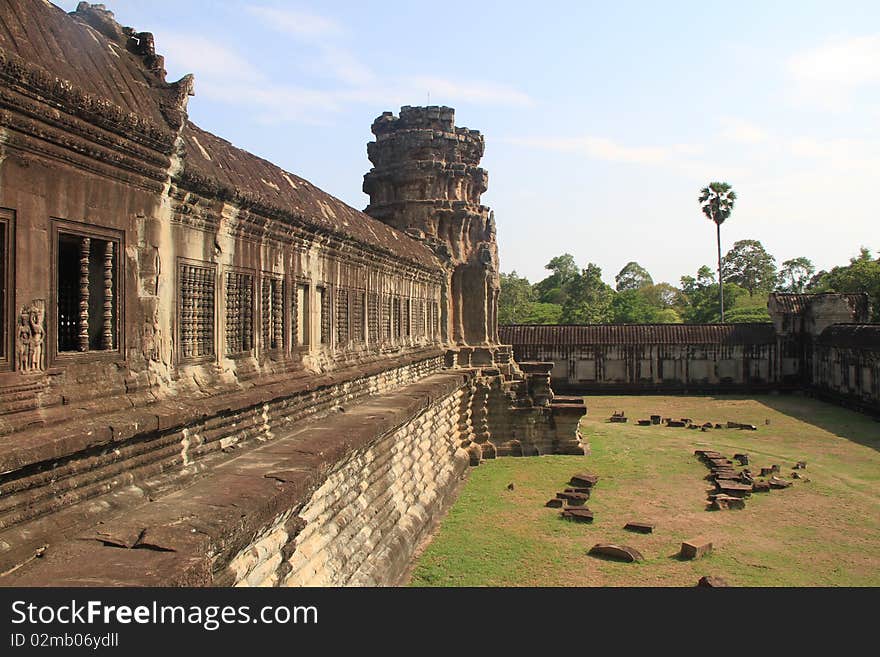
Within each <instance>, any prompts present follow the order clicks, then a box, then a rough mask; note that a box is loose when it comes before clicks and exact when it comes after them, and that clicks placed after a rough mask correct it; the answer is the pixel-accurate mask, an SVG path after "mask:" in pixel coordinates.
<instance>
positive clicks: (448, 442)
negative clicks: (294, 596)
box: [0, 0, 880, 586]
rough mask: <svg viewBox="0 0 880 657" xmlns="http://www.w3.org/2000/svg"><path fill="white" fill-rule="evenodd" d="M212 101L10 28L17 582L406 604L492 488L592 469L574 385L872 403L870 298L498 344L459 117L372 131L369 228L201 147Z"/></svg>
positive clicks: (2, 320)
mask: <svg viewBox="0 0 880 657" xmlns="http://www.w3.org/2000/svg"><path fill="white" fill-rule="evenodd" d="M197 91H198V85H197V83H196V81H194V79H193V78H192V76H186V77H184V78H182V79H180V80H178V81H176V82H169V81H168V80H166V72H165V70H164V60H163V57H162V56H161V55H160V54H158V53H157V52H156V51H155V48H154V42H153V36H152V35H151V34H150V33H148V32H139V31H137V30H135V29H132V28H130V27H123V26H121V25H119V24H118V23H117V22H116V20H115V19H114V16H113V14H112V13H111V12H110V11H108V10H107V9H106V8H105V7H104V6H103V5H91V4H89V3H86V2H81V3H80V4H79V6H78V7H77V9H76V11H74V12H72V13H70V14H68V13H65V12H64V11H62V10H61V9H59V8H58V7H55V6H54V5H52V4H50V3H49V2H44V1H42V0H39V1H38V0H4V2H3V3H2V4H0V276H2V285H0V327H2V332H0V584H2V585H24V586H27V585H45V584H51V585H70V586H109V585H128V586H156V585H215V586H230V585H242V586H256V585H261V586H279V585H284V586H297V585H385V584H396V583H398V582H400V581H401V578H402V577H404V574H405V572H406V569H407V567H408V565H409V563H410V561H411V559H412V556H413V554H414V551H415V549H416V547H417V545H418V544H419V543H420V541H422V539H423V538H425V536H426V535H427V533H428V532H429V530H430V529H431V527H432V525H433V523H434V522H435V521H436V520H437V519H438V518H439V517H441V516H442V514H443V512H444V510H445V509H446V507H447V506H448V504H449V503H450V502H451V499H452V497H453V496H454V493H455V490H456V488H457V485H458V484H459V482H460V480H461V479H462V477H463V475H464V473H465V471H466V470H467V468H468V467H469V466H475V465H479V463H480V462H481V461H482V460H483V459H487V458H494V457H496V456H529V455H542V454H583V453H584V447H585V443H584V442H582V437H581V436H580V434H579V433H578V428H577V427H578V423H579V420H580V418H581V417H582V416H583V414H584V413H585V407H584V403H583V400H582V398H580V397H565V396H560V395H557V394H554V392H553V390H552V389H551V377H552V382H553V383H554V384H558V385H559V386H566V385H567V386H569V387H572V388H574V389H579V390H577V391H578V392H580V391H581V390H580V388H583V389H589V388H591V387H594V386H598V387H600V388H602V387H603V386H606V385H609V386H619V387H620V388H621V389H634V390H635V391H639V390H640V389H643V388H645V387H650V388H651V389H663V390H670V391H672V390H675V391H678V390H684V389H692V388H693V386H698V387H704V386H709V387H712V386H719V387H721V388H725V387H729V386H737V385H744V386H752V385H760V386H769V387H782V386H801V387H803V386H806V387H808V388H810V389H814V390H817V391H822V392H824V393H827V394H829V395H832V396H835V397H836V398H839V399H842V400H847V401H849V402H852V403H856V404H861V405H864V406H869V407H871V406H873V407H876V405H877V399H878V385H880V373H878V359H877V351H878V343H880V340H878V334H877V331H878V329H877V327H876V326H873V327H871V326H868V325H863V324H860V322H864V321H865V319H864V318H865V317H866V316H867V315H866V313H867V305H866V301H865V300H864V299H862V298H856V297H850V296H841V295H837V296H834V297H823V298H822V299H815V298H812V297H809V296H804V295H795V296H789V297H784V296H779V295H777V297H776V298H775V299H772V300H771V306H773V304H776V306H773V307H771V314H772V315H773V317H774V318H775V322H776V325H772V324H767V325H750V326H738V327H734V326H724V325H718V326H703V327H686V326H675V327H663V328H661V327H528V328H527V327H507V328H505V329H504V332H502V333H501V335H500V336H499V328H498V321H497V314H498V313H497V308H498V296H499V260H498V249H497V244H496V226H495V219H494V216H493V214H492V212H491V211H490V210H489V208H487V207H485V206H484V205H482V204H481V202H480V199H481V195H482V194H483V193H484V192H485V191H486V189H487V184H488V176H487V173H486V171H485V170H483V169H481V168H480V166H479V163H480V160H481V158H482V155H483V149H484V140H483V136H482V135H481V134H480V133H479V132H477V131H475V130H469V129H467V128H461V127H456V126H455V117H454V112H453V110H452V109H450V108H447V107H408V106H405V107H402V108H401V109H400V111H399V113H398V115H396V116H395V115H394V114H392V113H391V112H386V113H384V114H382V115H381V116H380V117H378V118H377V119H376V120H375V121H374V122H373V125H372V132H373V134H374V136H375V141H373V142H371V143H370V144H368V148H367V152H368V155H369V159H370V161H371V162H372V165H373V168H372V169H371V170H370V171H369V172H368V173H367V174H366V175H365V176H364V182H363V190H364V191H365V192H366V193H367V194H368V195H369V197H370V202H369V205H368V206H367V208H366V209H365V211H364V212H360V211H358V210H355V209H353V208H351V207H349V206H348V205H346V204H344V203H343V202H341V201H340V200H338V199H336V198H334V197H332V196H330V195H329V194H327V193H325V192H323V191H321V190H320V189H318V188H316V187H315V186H314V185H312V184H311V183H309V182H308V181H307V180H304V179H303V178H301V177H299V176H297V175H295V174H293V173H290V172H287V171H284V170H282V169H280V168H279V167H277V166H275V165H273V164H271V163H270V162H267V161H265V160H263V159H260V158H258V157H256V156H254V155H252V154H250V153H248V152H246V151H243V150H241V149H239V148H236V147H235V146H233V145H232V144H230V143H229V142H227V141H225V140H223V139H222V138H220V137H217V136H215V135H213V134H211V133H209V132H206V131H204V130H202V129H200V128H199V127H198V126H196V125H194V124H193V123H192V122H191V121H190V120H189V119H188V116H187V103H188V102H189V99H190V97H191V96H193V95H194V94H195V93H196V92H197ZM511 344H512V345H514V349H515V351H514V350H512V348H511V346H509V345H511ZM514 356H515V357H514Z"/></svg>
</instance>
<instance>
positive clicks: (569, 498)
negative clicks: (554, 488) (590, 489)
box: [556, 493, 590, 505]
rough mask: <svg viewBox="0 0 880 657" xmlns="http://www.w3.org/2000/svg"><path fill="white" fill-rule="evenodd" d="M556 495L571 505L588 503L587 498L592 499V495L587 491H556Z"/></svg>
mask: <svg viewBox="0 0 880 657" xmlns="http://www.w3.org/2000/svg"><path fill="white" fill-rule="evenodd" d="M556 497H557V498H559V499H561V500H565V501H566V502H568V503H569V504H571V505H581V504H586V502H587V500H589V499H590V496H589V495H588V494H585V493H556Z"/></svg>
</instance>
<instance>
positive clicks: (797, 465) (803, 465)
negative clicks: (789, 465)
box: [794, 461, 807, 470]
mask: <svg viewBox="0 0 880 657" xmlns="http://www.w3.org/2000/svg"><path fill="white" fill-rule="evenodd" d="M794 469H795V470H806V469H807V462H806V461H798V462H797V463H795V464H794Z"/></svg>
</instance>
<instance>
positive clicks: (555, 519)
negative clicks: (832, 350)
mask: <svg viewBox="0 0 880 657" xmlns="http://www.w3.org/2000/svg"><path fill="white" fill-rule="evenodd" d="M586 402H587V407H588V409H589V412H588V415H587V417H586V418H584V420H583V422H582V425H581V427H582V431H583V432H584V434H585V435H586V436H587V437H588V438H589V442H590V446H591V450H592V451H591V454H590V455H588V456H583V457H580V456H543V457H531V458H502V459H497V460H494V461H488V462H485V463H483V464H482V465H480V466H479V467H477V468H474V469H472V470H471V472H470V475H469V480H468V481H467V483H466V484H465V485H464V487H463V489H462V491H461V494H460V496H459V498H458V500H457V501H456V503H455V504H454V505H453V507H452V508H451V510H450V512H449V514H448V515H447V517H446V518H445V519H444V520H443V522H442V524H441V526H440V528H439V530H438V532H437V533H436V535H435V537H434V538H433V540H432V541H431V543H430V544H429V545H428V546H427V548H426V549H425V550H424V552H423V553H422V554H421V556H420V557H419V558H418V559H417V561H416V563H415V564H414V568H413V574H412V577H411V580H410V585H411V586H693V585H694V584H695V583H696V582H697V580H698V579H699V578H700V577H701V576H702V575H710V574H711V575H716V576H721V577H723V578H725V579H726V580H727V581H728V583H730V584H731V585H734V586H878V585H880V451H878V450H880V423H878V422H876V421H874V420H872V419H871V418H869V417H867V416H865V415H861V414H858V413H855V412H852V411H848V410H845V409H842V408H838V407H836V406H833V405H830V404H825V403H822V402H819V401H815V400H812V399H807V398H804V397H801V396H777V395H772V396H760V397H749V398H746V397H672V396H670V397H660V396H657V397H648V396H645V397H634V396H630V397H620V396H590V397H587V398H586ZM615 410H624V411H626V414H627V416H628V417H629V418H630V423H628V424H610V423H608V422H607V418H608V417H609V416H610V415H611V413H612V411H615ZM652 413H656V414H660V415H662V416H664V417H675V418H678V417H690V418H693V419H694V421H699V422H701V423H702V422H704V421H712V422H721V423H726V421H727V420H734V421H737V422H743V423H752V424H755V425H757V426H758V431H756V432H752V431H740V430H735V429H713V430H711V431H708V432H702V431H692V430H689V429H680V428H667V427H665V426H650V427H639V426H635V425H634V422H635V419H637V418H643V417H648V416H649V415H650V414H652ZM765 420H769V421H770V423H769V424H766V423H765ZM700 447H704V448H708V449H715V450H717V451H719V452H722V453H723V454H724V455H725V456H727V457H728V458H729V457H732V456H733V454H734V453H736V452H748V453H749V454H750V455H751V465H750V467H751V468H752V470H753V471H759V470H760V467H761V466H769V465H772V464H774V463H776V464H779V465H780V466H781V467H782V470H781V474H782V476H784V477H786V478H790V476H791V472H792V469H791V466H792V465H794V463H795V462H797V461H806V462H807V469H806V470H805V471H802V474H803V475H804V476H805V477H807V478H808V479H809V481H803V480H795V481H794V483H793V485H792V486H791V487H790V488H787V489H785V490H773V491H771V492H770V493H759V494H753V495H752V496H751V497H750V498H748V500H747V501H746V508H745V509H744V510H737V511H707V510H706V494H707V492H708V490H709V489H710V488H712V485H711V484H710V482H708V481H706V480H705V479H704V477H705V476H706V475H707V474H708V470H707V468H706V466H705V465H703V464H702V463H701V462H700V461H698V460H697V458H696V457H695V456H694V454H693V452H694V449H697V448H700ZM579 471H590V472H593V473H595V474H598V475H599V477H600V481H599V483H598V484H597V486H596V487H595V489H594V491H593V495H592V498H591V499H590V501H589V502H588V503H587V505H588V506H589V508H590V509H592V510H593V511H594V513H595V521H594V523H593V524H592V525H587V524H579V523H570V522H568V521H565V520H562V519H561V518H560V517H559V510H558V509H550V508H545V507H544V503H545V502H546V501H547V500H548V499H549V498H551V497H554V494H555V492H556V491H561V490H563V488H564V486H565V485H566V482H567V481H568V479H569V477H570V476H571V475H572V474H574V473H576V472H579ZM509 483H513V484H514V490H513V491H509V490H507V485H508V484H509ZM630 520H648V521H652V522H654V523H656V529H655V530H654V533H653V534H650V535H641V534H634V533H631V532H628V531H625V530H623V525H624V524H626V522H627V521H630ZM697 536H703V537H706V538H708V539H710V540H711V541H712V542H713V544H714V551H713V553H712V554H711V555H710V556H709V557H706V558H704V559H701V560H698V561H680V560H678V559H677V558H676V555H677V553H678V550H679V547H680V545H681V542H682V541H683V540H686V539H688V538H692V537H697ZM598 542H617V543H623V544H626V545H630V546H632V547H635V548H637V549H638V550H640V551H641V552H642V554H643V555H644V556H645V561H644V563H632V564H628V563H618V562H613V561H606V560H600V559H596V558H594V557H590V556H588V555H587V550H588V549H589V548H590V547H591V546H592V545H593V544H594V543H598Z"/></svg>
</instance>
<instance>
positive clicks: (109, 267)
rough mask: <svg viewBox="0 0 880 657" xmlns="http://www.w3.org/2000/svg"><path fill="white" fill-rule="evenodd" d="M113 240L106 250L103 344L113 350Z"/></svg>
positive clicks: (108, 243)
mask: <svg viewBox="0 0 880 657" xmlns="http://www.w3.org/2000/svg"><path fill="white" fill-rule="evenodd" d="M113 334H114V331H113V242H110V241H108V242H107V246H106V249H105V251H104V324H103V326H102V331H101V346H102V348H104V349H107V350H110V351H112V350H113V349H114V348H115V347H114V345H113Z"/></svg>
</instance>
